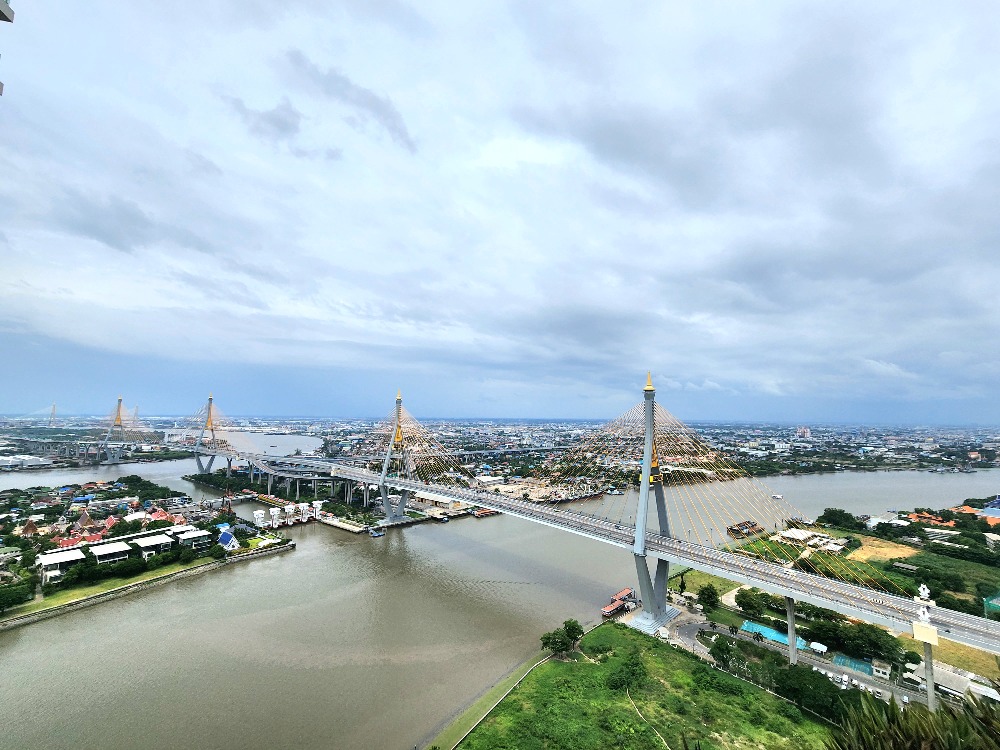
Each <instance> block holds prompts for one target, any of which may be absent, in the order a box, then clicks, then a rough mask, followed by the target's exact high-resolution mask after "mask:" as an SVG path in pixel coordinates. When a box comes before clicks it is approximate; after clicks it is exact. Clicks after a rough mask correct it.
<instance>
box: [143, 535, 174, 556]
mask: <svg viewBox="0 0 1000 750" xmlns="http://www.w3.org/2000/svg"><path fill="white" fill-rule="evenodd" d="M133 544H135V545H136V546H137V547H138V548H139V550H140V551H141V552H142V559H143V560H148V559H149V558H151V557H152V556H153V555H155V554H157V553H158V552H169V551H170V548H171V547H173V546H174V540H173V539H171V538H170V537H169V536H167V535H166V534H153V535H152V536H143V537H139V538H138V539H136V540H135V541H134V542H133Z"/></svg>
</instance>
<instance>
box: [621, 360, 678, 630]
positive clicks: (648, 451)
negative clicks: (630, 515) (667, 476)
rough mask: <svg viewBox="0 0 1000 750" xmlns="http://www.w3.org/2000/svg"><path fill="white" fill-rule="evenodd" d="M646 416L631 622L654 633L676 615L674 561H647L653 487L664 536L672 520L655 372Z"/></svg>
mask: <svg viewBox="0 0 1000 750" xmlns="http://www.w3.org/2000/svg"><path fill="white" fill-rule="evenodd" d="M642 395H643V415H644V417H645V441H644V443H643V448H642V472H641V474H640V477H639V505H638V507H637V508H636V514H635V541H634V544H633V545H632V556H633V558H634V559H635V571H636V575H637V576H638V579H639V597H640V598H641V599H642V613H641V614H639V616H638V617H635V618H633V619H632V621H631V622H630V623H629V624H630V625H632V627H634V628H636V629H637V630H641V631H643V632H644V633H649V634H650V635H652V634H654V633H655V632H656V631H657V630H658V629H659V628H660V627H662V626H663V625H664V624H665V623H666V622H668V621H669V620H670V619H672V617H673V616H674V615H675V614H676V611H675V610H674V609H673V608H672V607H670V606H668V605H667V580H668V579H669V578H670V563H668V562H667V561H666V560H662V559H659V558H657V560H656V572H655V575H654V576H653V577H650V574H649V565H648V564H647V562H646V527H647V517H648V515H649V489H650V487H652V488H653V498H654V502H655V503H656V524H657V526H658V533H659V534H660V535H661V536H667V537H668V536H670V521H669V517H668V516H667V503H666V497H665V494H664V492H663V476H662V474H661V472H660V464H659V459H658V458H657V455H656V436H655V427H654V411H655V402H656V389H655V388H654V387H653V378H652V376H651V374H649V373H647V374H646V387H645V388H643V389H642Z"/></svg>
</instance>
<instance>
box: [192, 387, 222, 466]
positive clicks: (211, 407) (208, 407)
mask: <svg viewBox="0 0 1000 750" xmlns="http://www.w3.org/2000/svg"><path fill="white" fill-rule="evenodd" d="M217 421H218V420H217V419H216V414H215V403H214V400H213V398H212V394H211V393H209V394H208V403H206V404H205V422H204V424H202V425H201V433H200V434H199V435H198V440H197V441H195V444H194V459H195V461H196V462H197V463H198V473H199V474H208V473H209V472H211V471H212V464H214V463H215V454H214V453H211V454H209V457H208V463H207V464H206V463H203V462H202V460H201V456H202V451H203V450H205V449H206V448H208V449H217V448H218V440H217V439H216V437H215V425H216V422H217ZM206 435H207V436H208V443H207V444H206V442H205V436H206Z"/></svg>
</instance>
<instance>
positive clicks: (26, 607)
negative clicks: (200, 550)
mask: <svg viewBox="0 0 1000 750" xmlns="http://www.w3.org/2000/svg"><path fill="white" fill-rule="evenodd" d="M210 562H214V561H213V560H212V559H211V558H209V557H202V558H199V559H197V560H195V561H194V562H190V563H174V564H172V565H164V566H163V567H162V568H157V569H156V570H147V571H146V572H145V573H142V574H141V575H137V576H135V577H134V578H108V579H106V580H103V581H99V582H98V583H94V584H91V585H89V586H78V587H76V588H72V589H65V590H63V591H57V592H55V593H54V594H50V595H49V596H46V597H45V598H44V599H36V600H35V601H32V602H28V603H27V604H22V605H21V606H19V607H13V608H11V609H8V610H7V611H6V612H5V613H4V616H3V618H0V619H4V620H6V619H9V618H11V617H20V616H21V615H29V614H31V613H33V612H39V611H41V610H43V609H49V608H51V607H58V606H59V605H60V604H69V603H70V602H75V601H78V600H80V599H86V598H87V597H89V596H94V595H95V594H103V593H105V592H106V591H111V589H116V588H118V587H119V586H127V585H129V584H132V583H141V582H142V581H149V580H151V579H153V578H161V577H162V576H166V575H170V574H171V573H176V572H177V571H179V570H186V569H187V568H196V567H198V566H199V565H205V564H206V563H210Z"/></svg>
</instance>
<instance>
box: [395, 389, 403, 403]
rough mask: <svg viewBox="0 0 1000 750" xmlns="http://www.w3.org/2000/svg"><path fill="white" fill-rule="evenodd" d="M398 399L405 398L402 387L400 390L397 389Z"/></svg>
mask: <svg viewBox="0 0 1000 750" xmlns="http://www.w3.org/2000/svg"><path fill="white" fill-rule="evenodd" d="M396 400H397V401H402V400H403V389H402V388H400V389H399V390H397V391H396Z"/></svg>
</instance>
